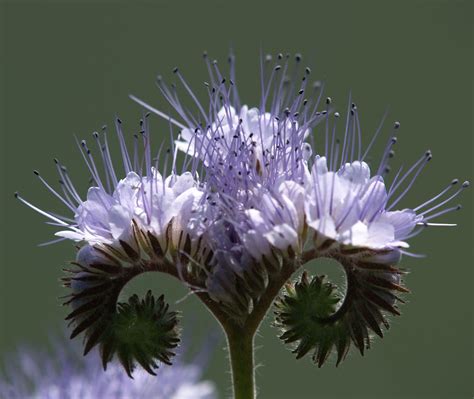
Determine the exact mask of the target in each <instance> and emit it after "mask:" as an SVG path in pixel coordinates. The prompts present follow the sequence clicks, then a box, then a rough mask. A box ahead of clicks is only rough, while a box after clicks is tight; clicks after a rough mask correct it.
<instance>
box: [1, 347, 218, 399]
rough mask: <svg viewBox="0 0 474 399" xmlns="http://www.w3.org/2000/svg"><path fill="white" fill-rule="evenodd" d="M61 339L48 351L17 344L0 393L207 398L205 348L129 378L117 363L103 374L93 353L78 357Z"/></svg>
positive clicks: (16, 397)
mask: <svg viewBox="0 0 474 399" xmlns="http://www.w3.org/2000/svg"><path fill="white" fill-rule="evenodd" d="M77 349H78V348H77V347H76V346H74V348H71V347H70V346H69V345H66V342H63V340H57V341H55V342H54V351H52V352H51V353H50V352H48V351H44V352H40V351H35V350H31V349H27V348H23V349H22V350H20V351H19V352H18V354H16V355H15V356H12V357H11V359H10V360H9V361H8V367H6V375H5V376H2V377H1V378H0V397H2V398H9V399H60V398H68V399H76V398H77V399H97V398H107V399H131V398H134V399H145V398H146V399H148V398H150V399H212V398H215V397H216V391H215V387H214V385H213V384H212V383H211V382H210V381H203V380H202V372H203V368H204V366H205V361H204V358H205V355H206V353H205V351H206V350H205V349H204V350H203V351H202V353H201V354H200V355H198V356H196V357H195V358H194V360H192V361H190V362H189V361H185V360H184V358H183V356H184V353H183V352H181V353H180V354H179V356H178V360H177V362H176V363H175V364H174V365H173V367H162V368H160V370H159V371H158V373H157V375H156V376H152V375H149V374H147V373H146V372H145V371H142V370H140V371H137V372H136V373H135V375H134V379H133V380H132V379H130V378H128V377H127V376H126V374H124V373H123V372H122V370H121V367H120V365H119V364H118V363H115V362H114V363H112V364H111V366H110V367H109V368H108V369H107V371H106V372H104V371H102V370H101V369H100V362H99V361H98V354H97V353H94V354H93V355H92V356H89V357H83V356H80V355H79V354H78V353H79V352H78V350H77Z"/></svg>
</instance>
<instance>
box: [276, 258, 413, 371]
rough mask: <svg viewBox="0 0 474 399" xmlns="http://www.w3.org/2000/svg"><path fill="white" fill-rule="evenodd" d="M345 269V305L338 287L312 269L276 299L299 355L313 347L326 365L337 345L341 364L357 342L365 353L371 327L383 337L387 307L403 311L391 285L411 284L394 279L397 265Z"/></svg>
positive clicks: (290, 341)
mask: <svg viewBox="0 0 474 399" xmlns="http://www.w3.org/2000/svg"><path fill="white" fill-rule="evenodd" d="M345 269H346V275H347V279H348V287H347V291H346V295H345V297H344V300H343V301H342V303H341V304H340V305H338V303H339V302H340V298H339V296H338V295H337V291H336V289H335V288H336V287H335V286H334V285H333V284H331V283H329V282H326V281H325V280H324V276H315V277H313V278H309V277H308V275H307V273H306V271H305V272H303V274H302V276H301V278H300V279H299V281H297V282H296V283H294V284H293V283H289V284H287V285H286V287H285V292H284V294H283V295H282V297H280V298H278V299H277V300H276V302H275V306H276V311H275V314H276V325H277V326H278V327H280V328H281V329H282V330H283V334H282V335H281V336H280V338H281V339H282V340H283V341H284V342H285V343H287V344H292V345H295V344H296V346H295V347H294V350H293V352H294V353H295V354H296V358H297V359H299V358H302V357H303V356H305V355H306V354H307V353H308V352H310V351H313V352H312V353H313V354H312V359H313V361H314V362H315V363H316V364H317V365H318V367H321V366H322V365H323V364H324V363H325V362H326V360H327V359H328V357H329V355H330V354H331V352H332V351H333V350H334V349H335V351H336V352H337V361H336V365H338V364H339V363H340V362H341V361H342V360H343V359H344V358H345V356H346V354H347V352H348V351H349V348H350V345H351V343H352V344H353V345H354V346H355V347H356V348H357V349H358V350H359V351H360V353H361V354H362V355H363V354H364V350H365V349H367V348H369V346H370V336H369V330H372V331H373V332H375V333H376V334H377V335H379V336H380V337H383V332H382V329H381V327H380V326H381V325H384V326H385V327H386V328H388V327H389V325H388V322H387V320H386V319H385V317H384V315H383V312H382V311H384V312H388V313H391V314H399V311H398V309H397V307H396V306H395V305H394V302H395V301H396V300H400V299H399V298H398V297H397V296H396V295H394V294H393V293H392V292H391V291H402V292H407V290H406V289H405V288H404V287H402V286H401V285H399V284H398V283H394V282H393V276H396V275H397V273H399V271H398V270H397V269H395V268H392V267H386V268H385V270H383V273H379V272H376V273H374V272H372V271H367V270H362V269H356V268H345Z"/></svg>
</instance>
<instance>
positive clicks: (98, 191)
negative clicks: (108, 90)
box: [16, 117, 203, 250]
mask: <svg viewBox="0 0 474 399" xmlns="http://www.w3.org/2000/svg"><path fill="white" fill-rule="evenodd" d="M121 124H122V122H121V121H120V119H117V122H116V131H117V136H118V141H119V144H120V148H121V155H122V159H121V161H122V162H121V167H120V168H119V167H117V166H116V165H114V164H113V161H112V159H113V157H112V156H111V154H110V151H109V145H108V140H107V136H106V133H105V132H104V133H103V134H99V133H97V132H95V133H94V134H93V137H94V139H95V141H96V143H97V147H98V149H97V152H98V154H97V156H96V157H94V156H93V152H92V150H91V149H90V148H89V146H88V145H87V143H86V141H85V140H83V141H81V143H80V145H79V149H80V152H81V154H82V156H83V159H84V161H85V163H86V167H87V170H88V172H89V173H90V175H91V176H92V180H93V183H94V186H93V187H91V188H89V190H88V192H87V196H86V198H85V199H82V197H81V196H80V195H79V193H78V191H77V189H76V188H75V186H74V183H73V182H72V180H71V178H70V177H69V173H68V170H67V169H66V167H65V166H64V165H62V164H61V163H60V162H59V161H58V160H57V159H55V164H56V168H57V172H58V174H59V177H60V191H58V190H56V189H55V188H53V187H52V186H51V185H50V184H49V183H48V182H46V180H45V179H43V177H42V176H41V175H40V174H39V172H37V171H35V175H37V176H38V178H39V179H40V180H41V182H42V183H43V184H44V185H45V186H46V187H47V188H48V189H49V190H50V191H51V192H52V194H53V195H54V196H55V197H57V198H58V199H59V201H60V202H62V203H63V205H65V206H66V208H67V209H68V210H69V211H70V212H72V213H73V215H72V217H70V216H62V215H58V214H57V213H56V212H48V211H43V210H41V209H40V208H38V207H36V206H35V205H33V204H31V203H30V202H28V201H26V200H25V199H24V198H22V197H20V196H19V195H18V194H16V196H17V198H18V199H19V200H20V201H22V202H23V203H25V204H26V205H28V206H29V207H31V208H32V209H34V210H35V211H37V212H39V213H41V214H42V215H44V216H46V217H47V218H48V219H49V222H48V223H49V224H52V225H54V226H57V227H60V228H61V230H59V231H57V232H56V236H58V237H60V240H62V239H70V240H73V241H77V242H81V241H82V242H86V243H89V244H90V245H95V244H106V245H111V246H115V247H117V246H120V245H119V242H120V241H123V242H125V243H127V244H129V245H130V246H131V247H132V248H134V249H136V250H138V249H139V248H137V245H136V242H134V238H133V237H132V227H133V224H132V221H133V222H134V223H136V225H137V226H138V228H140V229H142V230H143V231H145V232H149V233H150V234H153V236H154V237H155V238H156V239H157V240H158V241H159V242H160V245H161V246H162V247H163V248H167V247H168V244H171V246H174V247H176V248H178V247H179V246H180V245H181V244H182V242H181V241H180V240H181V239H182V237H181V236H182V235H183V234H184V235H188V234H191V235H192V232H191V231H190V230H189V229H188V224H189V222H190V219H191V218H192V217H193V216H192V213H193V211H194V209H195V208H196V207H197V206H198V205H199V203H200V200H201V197H202V194H203V192H202V190H200V189H199V188H198V182H197V181H196V179H195V178H194V175H195V172H196V171H195V170H194V171H184V172H183V173H181V174H179V173H177V172H176V167H175V164H174V161H173V167H172V170H171V172H170V174H169V175H168V176H166V177H163V176H162V175H161V174H160V172H159V171H158V164H159V160H160V154H161V148H160V151H159V152H158V153H157V156H156V157H155V158H154V157H153V156H152V150H151V146H150V134H149V126H148V121H147V118H146V117H145V118H143V119H142V120H141V121H140V128H141V132H140V137H139V136H138V135H135V143H134V148H133V150H131V151H129V149H128V148H127V146H126V145H125V138H124V135H123V132H122V127H121ZM140 143H141V144H140ZM140 147H141V150H142V151H141V152H139V149H140ZM167 152H168V154H167V155H166V163H167V162H168V161H167V160H168V158H169V156H170V154H169V153H170V152H171V150H168V151H167ZM171 155H173V154H171ZM175 155H176V154H175ZM95 158H98V160H97V159H95ZM153 158H154V159H153ZM99 162H100V163H101V164H102V165H100V164H99ZM101 168H102V169H101ZM120 169H123V171H120ZM99 170H102V171H103V172H102V173H100V172H99ZM120 173H123V174H124V175H125V177H124V178H123V179H120V180H119V178H118V177H117V176H120ZM172 220H173V223H172V224H171V221H172ZM169 227H171V234H168V233H167V230H168V228H169Z"/></svg>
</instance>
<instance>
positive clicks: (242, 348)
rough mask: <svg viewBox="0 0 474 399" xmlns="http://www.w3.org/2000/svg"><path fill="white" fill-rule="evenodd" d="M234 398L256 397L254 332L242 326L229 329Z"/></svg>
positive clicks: (246, 398) (228, 339) (228, 340)
mask: <svg viewBox="0 0 474 399" xmlns="http://www.w3.org/2000/svg"><path fill="white" fill-rule="evenodd" d="M226 333H227V345H228V347H229V355H230V365H231V369H232V385H233V387H234V399H254V398H255V370H254V361H253V340H254V333H253V332H252V333H249V332H248V331H247V330H244V329H242V328H233V329H232V330H231V331H229V330H227V331H226Z"/></svg>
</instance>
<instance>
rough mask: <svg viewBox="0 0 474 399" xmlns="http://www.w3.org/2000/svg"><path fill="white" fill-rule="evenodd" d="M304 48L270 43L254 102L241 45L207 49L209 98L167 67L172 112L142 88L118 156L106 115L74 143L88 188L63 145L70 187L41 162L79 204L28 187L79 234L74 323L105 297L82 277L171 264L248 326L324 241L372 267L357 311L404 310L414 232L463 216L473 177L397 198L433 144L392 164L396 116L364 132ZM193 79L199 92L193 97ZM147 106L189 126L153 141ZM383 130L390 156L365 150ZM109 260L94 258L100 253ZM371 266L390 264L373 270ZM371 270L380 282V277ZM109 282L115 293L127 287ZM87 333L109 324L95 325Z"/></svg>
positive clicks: (105, 278)
mask: <svg viewBox="0 0 474 399" xmlns="http://www.w3.org/2000/svg"><path fill="white" fill-rule="evenodd" d="M301 61H302V59H301V56H300V55H296V56H295V57H294V59H293V57H290V56H288V55H282V54H279V55H277V56H276V57H274V58H273V57H271V56H264V57H261V65H260V68H261V90H260V91H261V100H260V103H259V104H258V105H256V106H248V105H243V104H241V101H240V97H239V93H238V90H237V83H236V76H235V57H234V56H233V55H231V56H230V57H229V71H228V76H224V72H223V70H222V69H221V68H220V66H219V65H218V63H217V61H211V60H210V59H209V57H208V56H207V54H205V55H204V62H205V65H206V68H207V70H208V74H209V80H208V82H205V89H206V95H207V100H206V101H205V102H204V103H203V102H201V101H200V100H199V99H198V98H199V96H198V95H197V94H195V93H194V91H193V90H192V89H191V86H190V85H189V84H188V82H187V81H186V80H185V78H184V77H183V75H182V74H181V72H180V70H179V69H178V68H175V69H174V71H173V72H174V75H175V77H176V80H177V84H172V85H168V84H167V83H166V82H165V81H164V80H163V79H162V78H161V77H158V81H157V83H158V87H159V89H160V91H161V93H162V95H163V97H164V99H165V100H166V101H167V102H168V103H169V105H170V106H171V108H172V109H173V110H174V111H173V114H166V113H164V112H162V111H161V110H159V109H156V108H155V107H153V106H151V105H149V104H147V103H145V102H144V101H142V100H140V99H138V98H136V97H134V96H132V99H133V100H134V101H136V102H137V103H138V104H140V105H141V106H142V107H143V108H144V109H145V110H146V111H147V113H144V115H143V118H142V119H141V120H140V123H139V126H138V127H137V132H136V134H134V136H133V137H134V138H133V140H134V142H133V145H132V146H128V145H127V139H126V134H125V133H124V132H123V127H122V122H121V120H120V119H117V120H116V122H115V130H116V134H117V139H118V143H119V146H120V151H121V157H120V160H119V162H117V160H116V159H115V158H114V157H113V156H112V154H111V151H110V149H109V144H108V138H107V130H106V129H104V131H102V132H101V133H98V132H94V134H93V141H94V142H95V147H96V148H95V149H93V147H92V146H91V145H89V143H88V142H86V141H85V140H83V141H81V142H80V143H78V147H79V150H80V153H81V155H82V157H83V159H84V163H85V165H86V168H87V172H88V174H89V175H90V176H91V177H92V180H93V182H94V184H93V186H92V187H91V188H89V190H88V192H87V195H86V197H85V198H84V197H82V196H81V195H80V194H79V193H78V190H77V189H76V187H75V185H74V183H73V181H72V180H71V178H70V176H69V173H68V171H67V169H66V167H65V166H64V165H63V164H62V163H61V162H60V161H58V160H55V163H56V168H57V172H58V174H59V178H60V187H59V188H58V189H56V188H54V187H53V186H52V185H50V184H49V183H48V182H47V181H46V180H45V179H44V178H43V177H42V176H41V175H40V174H39V173H38V172H35V174H36V175H37V176H38V178H39V179H40V180H41V182H42V183H43V184H44V185H45V186H46V188H47V189H48V190H50V191H51V193H52V194H53V195H54V196H55V197H56V198H57V199H58V201H59V202H61V203H62V204H63V205H64V206H65V208H66V209H67V210H68V211H69V212H70V216H63V215H59V214H57V213H56V212H53V211H44V210H42V209H40V208H38V207H36V206H35V205H33V204H31V203H30V202H28V201H27V200H25V199H24V198H23V197H21V196H19V195H17V197H18V199H19V200H20V201H21V202H23V203H25V204H26V205H28V206H29V207H31V208H33V209H34V210H35V211H37V212H39V213H41V214H42V215H44V216H45V217H46V218H47V219H48V223H50V224H52V225H54V226H56V227H57V228H58V231H57V232H56V236H58V237H59V238H60V239H61V240H64V239H66V240H72V241H74V242H80V243H82V244H83V247H82V249H81V251H80V252H79V254H78V258H77V263H78V265H79V267H80V268H81V269H80V270H79V271H77V273H76V274H75V277H74V278H72V281H69V285H70V287H71V289H72V292H73V301H72V304H73V307H74V308H75V309H76V312H75V313H74V316H75V318H73V319H74V320H73V321H75V322H76V325H78V326H79V327H80V328H79V327H78V330H77V332H81V331H84V330H86V329H88V328H89V327H90V326H91V325H92V324H93V323H94V321H95V320H94V318H93V317H92V316H93V313H92V312H93V311H94V309H95V307H94V306H95V305H94V303H93V302H92V301H91V302H89V305H87V303H85V301H86V299H88V296H87V295H85V294H84V291H85V290H90V291H91V292H95V291H94V288H96V291H97V287H102V288H103V287H109V285H110V281H112V280H113V281H119V282H120V284H119V283H117V284H119V286H120V287H119V288H121V287H122V286H123V284H125V283H126V281H128V279H129V278H131V277H133V276H134V275H136V274H138V273H139V272H142V271H150V270H157V271H163V272H166V273H169V274H172V275H175V276H176V277H178V278H180V279H181V280H182V281H183V282H184V283H185V284H186V285H187V286H188V287H189V288H190V289H191V290H192V291H193V292H196V293H198V294H200V295H201V297H202V298H204V300H205V302H206V303H207V304H209V303H211V302H213V303H214V304H215V306H217V307H219V309H220V311H222V312H224V313H225V314H226V315H227V316H228V317H230V318H232V319H233V320H235V322H236V323H237V324H241V325H243V324H245V322H246V320H247V319H248V318H249V316H250V315H251V314H252V312H253V310H254V309H255V308H256V307H258V306H259V302H260V301H261V299H262V297H263V296H264V293H265V292H266V290H267V289H268V287H270V286H272V281H273V280H272V279H274V276H275V275H279V274H280V275H281V274H282V270H283V269H284V268H289V269H290V272H293V271H295V270H297V269H298V268H299V267H300V266H301V265H303V264H304V263H306V262H307V261H309V260H311V259H315V258H318V257H321V256H329V257H333V258H335V259H337V260H338V261H339V262H340V263H341V264H343V265H344V266H345V267H346V269H347V270H348V271H351V273H352V271H353V270H356V269H357V268H359V269H360V270H362V271H363V272H361V273H359V274H358V276H359V277H357V278H356V279H355V280H354V279H353V280H354V281H356V282H358V285H357V284H356V286H357V287H359V288H358V289H359V291H357V292H358V295H359V294H360V295H363V296H364V298H365V299H366V300H367V309H364V312H365V313H364V312H362V311H361V312H362V313H360V314H359V316H360V318H361V319H364V320H365V324H368V325H369V326H370V325H371V327H372V329H376V328H377V327H378V325H379V324H381V323H383V324H385V321H384V319H383V317H382V316H381V314H380V312H378V310H377V309H379V308H383V309H384V310H388V311H389V312H392V313H396V309H395V307H394V306H393V304H394V302H395V300H396V299H395V297H393V296H390V295H391V294H387V292H386V291H384V290H388V289H390V290H402V288H401V284H400V283H401V281H400V278H399V273H398V272H396V271H394V269H391V267H392V266H393V265H396V264H397V263H398V261H399V259H400V257H401V255H403V254H406V255H413V254H411V253H410V252H408V250H407V248H408V247H409V244H408V241H409V239H411V238H412V237H414V236H416V235H418V234H419V233H420V232H422V231H423V230H424V229H425V227H426V226H451V225H450V224H442V223H439V222H438V218H439V217H441V216H443V215H445V214H447V213H449V212H451V211H454V210H458V209H460V206H459V205H454V206H451V205H450V204H451V201H452V200H453V199H454V198H455V197H456V196H457V195H458V194H459V193H460V192H461V191H463V190H464V189H465V188H467V187H468V186H469V183H468V182H464V183H462V184H458V180H457V179H456V180H453V181H452V182H450V183H449V184H447V185H446V187H444V188H443V189H442V190H441V191H440V192H439V193H437V194H435V195H433V196H431V197H428V198H427V199H426V200H424V201H422V202H421V203H417V204H415V205H412V206H411V207H409V208H399V205H400V204H401V201H402V200H404V199H405V197H406V196H407V194H408V193H409V192H410V189H411V188H412V187H413V186H414V185H415V184H416V181H417V179H418V178H419V176H420V174H421V173H422V171H423V170H424V168H425V166H426V165H427V164H428V162H429V161H430V160H431V158H432V154H431V152H430V151H427V152H426V153H424V154H423V155H422V156H421V157H420V158H419V159H418V160H416V161H415V162H414V163H413V164H412V166H410V167H408V168H404V167H403V166H402V167H400V168H399V169H398V171H396V172H395V173H394V177H393V178H389V177H388V176H387V173H388V171H389V162H390V161H391V159H392V158H393V155H394V152H393V147H394V146H395V144H396V142H397V138H396V137H395V134H396V131H398V130H399V128H400V123H398V122H395V123H393V124H392V125H391V126H390V127H389V128H385V127H384V126H385V124H384V123H383V122H384V121H382V123H381V124H380V125H379V126H378V128H377V129H376V131H375V133H374V134H373V136H372V138H371V139H370V140H368V142H366V139H365V136H366V134H365V133H363V129H362V127H361V122H360V118H359V110H358V107H357V105H356V104H355V103H353V102H352V100H351V99H349V103H348V106H347V109H346V110H345V112H344V113H343V114H342V113H340V112H336V111H335V109H334V108H333V105H332V100H331V98H329V97H325V96H324V95H323V87H322V86H321V84H319V83H316V84H314V83H312V82H311V79H310V77H311V70H310V69H309V68H307V67H306V68H305V67H303V66H302V62H301ZM183 92H184V93H185V95H186V96H188V99H187V100H189V99H190V100H191V101H192V102H193V104H194V106H193V107H189V108H188V107H185V106H184V105H183V101H182V99H181V97H180V95H181V94H182V93H183ZM150 114H155V115H158V116H159V117H161V118H164V119H165V120H166V121H167V122H168V123H169V125H170V126H171V131H173V129H178V130H179V133H178V135H177V136H176V137H173V138H172V140H171V145H170V148H168V149H164V147H163V144H162V145H161V146H160V148H159V149H157V150H153V149H152V145H151V139H152V134H151V133H150ZM384 119H385V117H384ZM384 130H388V133H384ZM318 132H319V133H318ZM384 135H385V139H384V140H386V142H387V144H386V146H385V149H384V151H383V152H382V154H381V156H380V157H379V160H378V161H374V159H376V157H374V156H373V155H372V156H370V158H371V159H372V161H371V162H369V161H368V159H369V154H371V152H372V150H373V147H374V144H375V143H376V141H377V140H378V139H380V138H381V137H382V136H384ZM179 153H182V154H184V157H180V156H179ZM93 154H95V155H93ZM181 158H184V159H183V160H181V161H180V159H181ZM163 164H164V165H165V166H164V167H161V165H163ZM457 187H459V188H457ZM98 264H100V265H102V266H101V267H96V269H95V271H94V272H93V273H92V272H90V269H88V267H89V266H91V265H98ZM103 265H106V266H107V267H105V266H103ZM137 265H139V267H138V266H137ZM99 269H100V270H99ZM359 269H357V270H359ZM98 270H99V271H100V273H101V274H100V279H101V280H100V279H99V280H100V283H99V282H97V281H98V280H93V281H94V283H91V281H92V280H91V279H90V278H89V279H86V278H81V276H82V277H84V275H83V274H81V273H86V275H87V276H88V277H91V275H95V274H94V273H96V274H97V273H99V272H98ZM124 270H126V272H124ZM367 270H371V271H374V270H375V271H377V270H379V271H381V274H380V275H379V276H376V277H374V275H373V274H371V273H372V272H371V273H368V272H366V271H367ZM112 271H113V272H112ZM87 273H89V274H87ZM114 273H115V274H114ZM127 273H128V274H127ZM364 273H366V274H364ZM290 275H291V273H288V274H287V276H290ZM116 276H119V277H120V278H116ZM124 276H125V277H124ZM361 276H362V277H361ZM362 280H363V282H362ZM369 280H370V281H371V283H370V284H372V285H374V284H375V285H377V286H378V289H379V291H376V290H372V291H370V290H368V288H367V286H366V284H368V283H367V281H369ZM374 281H376V283H374ZM94 284H99V285H94ZM100 284H103V285H100ZM106 284H109V285H106ZM380 290H382V291H383V292H381V291H380ZM116 291H117V290H115V291H113V292H114V293H115V292H116ZM88 292H89V291H88ZM107 292H108V291H107ZM91 295H92V294H91ZM94 295H95V294H94ZM110 295H111V298H112V299H111V300H112V301H114V300H115V299H116V295H115V294H110ZM86 305H87V306H86ZM262 306H263V305H262ZM342 308H343V310H346V309H347V307H345V306H342ZM79 309H81V310H80V311H79ZM341 312H342V311H341ZM79 313H81V317H79V316H78V314H79ZM364 314H365V316H364ZM87 320H88V322H87V323H86V321H87ZM354 323H355V322H354ZM356 324H357V323H356ZM351 325H352V327H351V328H352V329H351V331H352V332H351V334H352V335H353V339H354V340H355V341H356V342H358V344H357V343H356V345H359V347H364V342H365V340H366V338H367V331H366V330H364V329H360V331H359V330H357V331H359V332H357V331H356V328H355V327H354V324H351ZM354 331H355V332H354ZM90 335H92V336H93V338H94V340H97V339H98V338H97V337H98V334H97V333H95V334H90ZM90 339H91V340H92V338H90ZM94 340H92V342H90V344H91V345H89V346H92V345H93V344H94V343H95V341H94ZM359 349H360V348H359Z"/></svg>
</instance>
